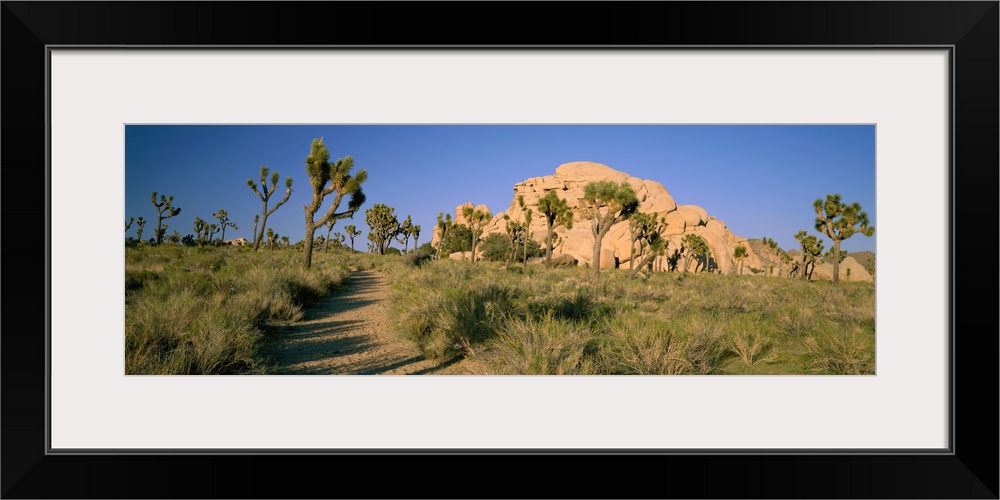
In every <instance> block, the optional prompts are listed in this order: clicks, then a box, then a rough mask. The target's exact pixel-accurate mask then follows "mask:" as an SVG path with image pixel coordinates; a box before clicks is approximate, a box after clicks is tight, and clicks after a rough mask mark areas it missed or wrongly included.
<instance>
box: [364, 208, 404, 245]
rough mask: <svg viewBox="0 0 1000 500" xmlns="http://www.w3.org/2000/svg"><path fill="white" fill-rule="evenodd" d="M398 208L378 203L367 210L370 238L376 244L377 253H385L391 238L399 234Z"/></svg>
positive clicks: (366, 219) (366, 216)
mask: <svg viewBox="0 0 1000 500" xmlns="http://www.w3.org/2000/svg"><path fill="white" fill-rule="evenodd" d="M395 211H396V209H394V208H392V207H390V206H388V205H383V204H381V203H376V204H375V206H373V207H372V208H369V209H368V210H365V222H366V223H368V228H369V230H368V239H369V240H371V241H372V244H373V245H374V251H375V253H377V254H379V255H385V249H386V247H387V246H388V245H389V242H390V240H392V239H393V238H395V237H396V235H397V234H399V230H400V227H399V220H398V219H397V218H396V214H394V213H393V212H395Z"/></svg>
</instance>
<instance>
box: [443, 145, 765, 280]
mask: <svg viewBox="0 0 1000 500" xmlns="http://www.w3.org/2000/svg"><path fill="white" fill-rule="evenodd" d="M600 180H610V181H613V182H616V183H618V182H627V183H628V184H629V185H630V186H632V189H634V190H635V192H636V195H637V197H638V199H639V208H638V210H639V211H640V212H643V213H647V214H655V215H656V216H657V218H660V217H664V218H666V221H667V228H666V230H665V231H664V233H663V234H664V236H666V237H667V239H668V241H669V242H670V243H669V246H668V247H667V254H668V255H669V254H670V253H672V252H673V251H674V250H676V249H679V248H680V247H681V241H682V240H683V239H684V236H685V235H687V234H691V233H694V234H697V235H699V236H701V237H702V238H703V239H704V240H705V242H706V243H707V244H708V247H709V248H710V250H711V259H710V263H711V266H710V270H714V271H718V272H721V273H723V274H732V273H735V272H736V271H737V265H736V262H735V261H734V260H733V250H734V249H735V248H736V246H738V245H743V246H745V247H746V248H747V253H748V254H749V255H748V257H747V258H746V259H745V260H744V261H743V270H744V274H750V271H749V269H751V268H756V269H764V268H765V266H764V261H762V260H761V259H760V258H759V257H758V255H757V253H756V252H755V251H754V249H753V248H752V247H751V245H750V244H749V243H748V240H747V239H746V238H741V237H739V236H736V235H734V234H733V233H732V231H730V229H729V228H728V227H726V224H725V223H724V222H723V221H721V220H718V219H716V218H715V217H713V216H711V215H709V214H708V212H707V211H706V210H705V209H704V208H702V207H700V206H697V205H690V204H688V205H678V204H677V203H676V202H675V201H674V197H673V196H671V195H670V193H669V192H668V191H667V188H666V187H665V186H664V185H663V184H660V183H659V182H656V181H654V180H649V179H639V178H638V177H632V176H630V175H629V174H627V173H625V172H621V171H618V170H615V169H613V168H611V167H609V166H607V165H603V164H600V163H594V162H588V161H577V162H571V163H564V164H562V165H559V166H558V167H556V170H555V174H553V175H546V176H542V177H531V178H529V179H525V180H524V181H522V182H519V183H517V184H515V185H514V196H513V197H512V198H511V202H510V206H509V207H508V208H507V209H506V210H504V211H502V212H497V213H494V214H493V219H492V220H491V221H490V222H489V224H487V225H486V227H485V228H484V230H483V236H486V235H488V234H492V233H499V234H506V224H507V223H506V221H505V220H504V215H505V214H506V215H509V216H510V218H511V219H513V220H515V221H518V222H521V221H523V220H524V215H523V214H524V213H523V211H522V210H521V206H520V204H519V203H518V197H519V196H523V197H524V204H525V207H526V208H530V209H531V211H532V213H533V214H534V215H533V216H532V220H531V226H530V228H529V230H530V231H531V232H532V238H533V239H534V240H535V241H538V242H539V243H540V244H542V245H543V246H544V241H545V236H546V234H547V233H546V223H545V218H544V217H543V216H542V215H540V213H539V210H538V200H539V198H541V197H542V196H545V195H546V194H547V193H548V192H549V191H555V192H556V196H558V197H559V198H561V199H563V200H566V203H567V204H568V205H569V207H570V209H571V210H572V211H573V228H572V229H566V228H564V227H559V228H557V229H556V233H557V234H558V235H559V244H558V245H557V246H556V247H555V248H554V250H553V253H554V254H555V255H561V254H566V255H569V256H572V257H573V258H574V259H576V262H577V265H581V266H582V265H592V262H591V261H592V260H593V258H594V234H593V232H592V230H591V228H592V227H593V222H592V219H591V218H590V213H589V210H588V207H587V205H586V203H585V202H584V201H583V190H584V186H586V185H587V183H590V182H593V181H600ZM471 205H472V204H471V203H466V204H464V205H460V206H458V207H456V208H455V214H454V217H455V219H454V220H456V221H464V217H463V216H462V208H463V207H465V206H471ZM477 208H485V207H483V206H479V207H477ZM438 239H439V235H438V232H437V230H435V234H434V238H433V241H432V243H433V244H434V245H437V242H438ZM601 247H602V248H601V261H600V262H599V263H598V265H600V266H601V268H613V267H623V266H624V267H628V263H629V261H630V260H631V258H632V252H631V248H632V247H631V244H630V233H629V227H628V221H624V222H620V223H618V224H615V225H614V226H612V228H611V230H610V231H608V233H607V234H606V235H605V236H604V241H603V242H602V244H601ZM636 249H638V247H636ZM695 265H696V263H695V262H692V263H691V264H690V268H691V269H692V270H693V269H694V267H695ZM654 267H655V268H656V269H657V270H659V269H662V270H666V269H667V265H666V258H665V257H660V258H657V259H656V260H655V261H654Z"/></svg>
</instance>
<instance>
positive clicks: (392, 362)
mask: <svg viewBox="0 0 1000 500" xmlns="http://www.w3.org/2000/svg"><path fill="white" fill-rule="evenodd" d="M388 299H389V282H388V280H387V279H386V277H385V276H383V275H381V274H378V273H376V272H374V271H356V272H354V273H352V274H351V277H350V278H349V280H348V283H347V284H346V286H345V287H344V288H343V289H341V290H339V291H337V292H334V293H331V294H330V295H328V296H327V297H325V298H323V299H320V300H319V301H317V302H316V303H314V304H313V305H312V307H311V308H309V309H308V310H307V311H306V313H305V316H304V317H303V318H302V320H300V321H298V322H296V323H293V324H291V325H289V326H286V327H283V328H281V329H280V331H279V332H278V333H277V335H276V338H275V339H274V341H273V342H272V346H271V356H272V357H273V358H274V359H275V361H276V362H277V364H278V369H277V372H276V373H279V374H289V375H335V374H342V375H377V374H386V375H408V374H422V373H432V372H435V371H436V370H437V369H438V368H443V367H441V366H439V365H440V363H439V362H437V361H434V360H425V359H423V356H421V354H420V349H419V348H418V347H417V345H416V344H415V343H413V342H410V341H407V340H404V339H400V338H398V337H397V336H396V335H395V334H394V333H393V332H392V331H391V329H390V328H389V319H388V303H387V301H388Z"/></svg>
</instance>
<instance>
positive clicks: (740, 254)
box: [733, 245, 747, 275]
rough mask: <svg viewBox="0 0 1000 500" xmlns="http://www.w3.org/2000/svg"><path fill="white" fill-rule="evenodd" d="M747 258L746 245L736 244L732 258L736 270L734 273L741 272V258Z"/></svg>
mask: <svg viewBox="0 0 1000 500" xmlns="http://www.w3.org/2000/svg"><path fill="white" fill-rule="evenodd" d="M746 258H747V247H745V246H743V245H736V248H734V249H733V259H735V260H736V266H737V272H736V274H740V275H742V274H743V259H746Z"/></svg>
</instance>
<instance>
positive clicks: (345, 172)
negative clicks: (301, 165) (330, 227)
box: [302, 138, 368, 268]
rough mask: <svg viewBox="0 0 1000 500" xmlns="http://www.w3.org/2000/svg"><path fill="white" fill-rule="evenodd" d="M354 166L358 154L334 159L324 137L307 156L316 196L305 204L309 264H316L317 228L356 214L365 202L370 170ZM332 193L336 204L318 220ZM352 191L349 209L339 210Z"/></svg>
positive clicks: (313, 143)
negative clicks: (332, 160) (320, 211)
mask: <svg viewBox="0 0 1000 500" xmlns="http://www.w3.org/2000/svg"><path fill="white" fill-rule="evenodd" d="M353 168H354V158H352V157H350V156H345V157H343V158H340V159H338V160H336V161H334V162H333V163H330V151H329V150H328V149H327V147H326V145H325V144H323V139H322V138H319V139H313V142H312V145H311V146H310V148H309V156H307V157H306V173H307V174H309V183H310V184H312V188H313V198H312V203H310V204H308V205H306V206H304V207H302V208H303V209H304V210H305V212H306V238H305V243H306V248H305V255H304V256H303V258H304V261H305V265H306V268H309V267H312V247H313V235H315V233H316V228H318V227H322V226H323V225H325V224H326V223H328V222H330V221H331V220H340V219H343V218H345V217H352V218H353V217H354V213H355V212H357V211H358V209H360V208H361V205H363V204H364V203H365V193H364V191H362V190H361V185H362V184H364V182H365V181H366V180H368V171H367V170H364V169H362V170H359V171H358V172H357V173H356V174H354V175H351V170H352V169H353ZM327 184H329V185H327ZM331 194H332V195H333V204H331V205H330V209H329V210H327V211H326V213H325V214H324V215H323V217H321V218H320V219H319V220H315V219H314V217H315V215H316V212H318V211H319V209H320V206H321V205H322V204H323V199H324V198H326V197H327V196H328V195H331ZM348 195H349V196H350V201H349V202H348V203H347V210H345V211H343V212H337V208H339V207H340V203H341V202H342V201H343V199H344V197H345V196H348Z"/></svg>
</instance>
